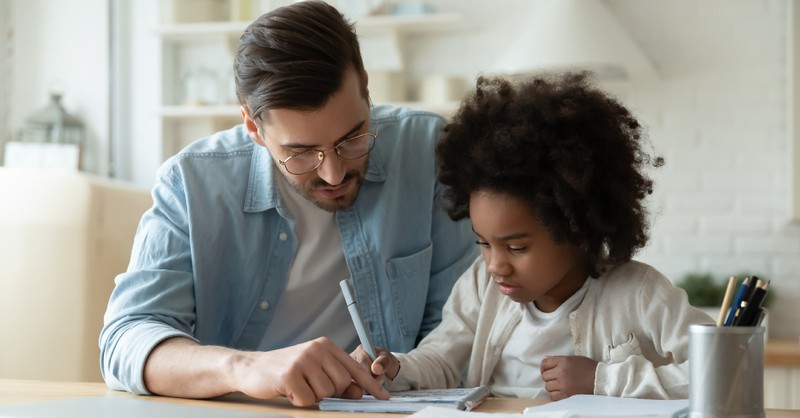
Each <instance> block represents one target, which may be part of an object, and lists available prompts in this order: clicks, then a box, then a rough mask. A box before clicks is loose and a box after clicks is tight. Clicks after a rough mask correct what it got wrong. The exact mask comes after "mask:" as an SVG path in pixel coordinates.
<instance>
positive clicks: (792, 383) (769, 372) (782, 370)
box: [764, 366, 800, 409]
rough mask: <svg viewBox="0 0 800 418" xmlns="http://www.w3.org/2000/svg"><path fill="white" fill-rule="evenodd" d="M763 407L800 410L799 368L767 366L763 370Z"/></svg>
mask: <svg viewBox="0 0 800 418" xmlns="http://www.w3.org/2000/svg"><path fill="white" fill-rule="evenodd" d="M764 406H765V407H766V408H776V409H800V367H776V366H767V367H766V368H765V369H764Z"/></svg>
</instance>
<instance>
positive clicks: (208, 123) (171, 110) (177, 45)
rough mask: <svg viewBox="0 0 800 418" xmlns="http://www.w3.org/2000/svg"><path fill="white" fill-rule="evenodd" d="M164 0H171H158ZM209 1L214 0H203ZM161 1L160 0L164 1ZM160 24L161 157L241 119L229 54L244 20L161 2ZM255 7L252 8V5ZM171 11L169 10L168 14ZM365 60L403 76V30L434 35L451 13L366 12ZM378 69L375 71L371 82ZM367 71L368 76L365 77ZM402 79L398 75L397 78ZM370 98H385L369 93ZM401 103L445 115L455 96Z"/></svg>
mask: <svg viewBox="0 0 800 418" xmlns="http://www.w3.org/2000/svg"><path fill="white" fill-rule="evenodd" d="M161 1H163V2H169V1H174V0H161ZM205 1H214V0H205ZM165 4H166V3H165ZM161 10H162V19H161V22H162V25H161V26H160V27H159V28H157V30H156V31H155V32H156V35H157V36H158V37H159V39H160V41H161V42H160V44H161V48H162V51H161V59H162V64H161V66H162V68H161V92H162V94H161V101H160V103H161V105H160V107H159V108H158V109H155V111H154V112H155V113H156V116H157V117H158V118H159V119H160V121H161V127H162V129H161V131H162V132H161V134H162V141H161V144H162V147H161V148H162V149H161V155H162V160H164V159H166V158H168V157H169V156H171V155H173V154H175V153H176V152H178V151H179V150H180V149H181V148H183V147H184V146H186V145H187V144H189V143H190V142H191V141H193V140H195V139H197V138H200V137H202V136H205V135H209V134H211V133H213V132H216V131H218V130H221V129H226V128H228V127H230V126H233V125H235V124H238V123H240V122H241V116H240V109H239V104H238V102H237V100H236V97H235V92H234V83H233V71H232V66H233V58H234V55H235V52H236V46H237V44H238V39H239V36H240V35H241V33H242V32H243V31H244V29H245V28H246V27H247V25H248V24H249V23H250V22H239V21H233V22H232V21H213V22H194V23H172V22H170V21H166V22H165V19H168V18H170V16H167V15H168V14H169V13H168V12H166V11H174V8H169V7H168V6H165V7H162V8H161ZM257 12H258V11H257ZM173 17H174V16H173ZM356 25H357V31H358V34H359V39H360V40H361V43H362V54H363V55H364V61H365V66H366V67H367V70H368V71H370V73H371V74H372V68H370V66H371V65H370V63H378V67H380V63H381V62H386V61H387V60H389V61H392V60H395V61H398V62H395V63H394V64H393V65H395V68H396V69H397V70H398V72H399V74H400V77H404V76H405V74H404V66H405V63H404V61H405V60H406V59H409V58H411V57H409V56H408V55H407V53H408V51H403V48H402V45H403V43H404V42H403V39H404V37H405V36H406V35H408V34H425V36H428V34H430V35H434V34H435V33H437V32H441V31H453V30H458V29H460V28H461V27H462V21H461V18H460V16H458V15H457V14H449V13H430V14H421V15H415V16H367V17H363V18H360V19H359V20H358V21H357V23H356ZM376 43H377V45H391V46H392V48H383V47H378V48H372V49H370V48H369V45H376ZM379 73H380V71H377V70H376V72H375V85H374V86H373V84H372V83H371V86H370V89H371V90H373V87H375V89H377V88H378V86H377V80H378V78H379ZM372 78H373V77H371V80H370V81H371V82H372V81H373V80H372ZM400 81H402V79H400ZM373 100H374V101H375V102H376V103H385V102H386V101H385V100H381V99H380V98H376V97H373ZM395 104H405V105H409V106H414V107H419V108H423V109H428V110H432V111H435V112H438V113H442V114H444V115H450V114H452V112H453V111H454V110H455V109H456V106H457V101H438V102H433V103H422V102H415V101H407V100H400V101H397V102H396V103H395Z"/></svg>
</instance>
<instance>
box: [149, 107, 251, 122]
mask: <svg viewBox="0 0 800 418" xmlns="http://www.w3.org/2000/svg"><path fill="white" fill-rule="evenodd" d="M158 114H159V115H160V116H161V117H162V118H164V119H189V118H239V117H241V112H240V110H239V105H208V106H162V107H161V108H159V109H158Z"/></svg>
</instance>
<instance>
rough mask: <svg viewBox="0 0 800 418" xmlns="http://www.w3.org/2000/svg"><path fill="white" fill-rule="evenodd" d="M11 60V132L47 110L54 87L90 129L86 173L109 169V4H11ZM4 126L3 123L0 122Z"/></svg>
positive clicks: (42, 0) (95, 0)
mask: <svg viewBox="0 0 800 418" xmlns="http://www.w3.org/2000/svg"><path fill="white" fill-rule="evenodd" d="M11 13H12V18H11V26H12V29H13V38H12V39H13V41H12V48H13V62H12V68H11V74H12V77H13V78H12V80H11V101H10V102H11V109H10V116H9V118H8V126H6V129H7V131H9V132H16V131H18V130H19V129H20V128H21V127H22V126H23V125H24V120H25V118H26V117H27V116H29V115H30V114H32V113H34V112H36V111H38V110H40V109H42V108H44V107H45V106H46V105H47V103H48V101H49V93H50V90H51V88H53V87H56V86H60V87H62V90H63V94H64V96H63V101H62V103H63V105H64V107H65V108H66V110H67V111H68V112H69V113H71V114H73V115H75V116H77V117H79V118H81V119H82V121H83V123H84V125H85V127H86V130H87V136H88V138H87V143H86V146H85V148H84V168H85V170H86V171H89V172H93V173H98V174H105V173H106V172H107V170H108V164H107V161H108V132H109V117H108V115H109V100H108V84H109V69H108V68H109V60H108V56H109V54H108V49H109V48H108V39H109V26H108V0H70V1H49V0H11ZM0 122H2V121H0Z"/></svg>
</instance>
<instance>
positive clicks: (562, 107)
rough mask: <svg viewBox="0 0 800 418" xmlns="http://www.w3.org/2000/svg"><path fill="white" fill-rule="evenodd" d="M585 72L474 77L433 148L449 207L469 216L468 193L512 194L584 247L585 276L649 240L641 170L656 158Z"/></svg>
mask: <svg viewBox="0 0 800 418" xmlns="http://www.w3.org/2000/svg"><path fill="white" fill-rule="evenodd" d="M588 78H589V75H588V73H578V74H575V73H567V74H563V75H560V76H544V77H537V78H535V79H530V80H528V81H524V82H520V83H513V82H511V81H508V80H504V79H500V78H485V77H480V78H478V81H477V86H476V89H475V91H474V92H472V93H471V94H470V95H469V96H468V97H467V98H466V99H465V101H464V102H463V103H462V105H461V107H460V108H459V110H458V112H456V114H455V116H454V118H453V120H452V122H451V123H450V124H448V125H447V127H446V128H445V137H444V138H443V139H442V141H441V142H440V143H439V145H438V146H437V149H436V154H437V158H438V161H439V166H440V172H439V181H440V182H441V183H442V184H444V185H445V186H446V190H445V194H444V197H445V199H446V200H447V203H448V205H447V211H448V214H449V215H450V217H451V218H452V219H454V220H459V219H463V218H467V217H469V199H470V196H471V195H472V194H473V193H475V192H478V191H491V192H494V193H504V194H509V195H512V196H515V197H517V198H520V199H522V200H523V201H525V202H527V203H528V204H530V208H531V211H532V213H533V215H534V216H536V217H537V219H538V220H539V222H541V224H542V225H544V227H545V228H547V230H548V231H549V232H550V234H551V238H552V239H553V240H554V241H555V242H560V243H564V242H566V243H569V244H572V245H575V246H577V247H579V248H581V249H583V250H584V251H585V252H586V254H587V259H588V262H589V268H590V272H591V276H592V277H599V275H600V274H601V273H602V271H603V270H604V269H605V266H606V265H609V264H617V263H621V262H625V261H628V260H630V259H631V257H632V256H633V254H634V253H635V252H636V251H637V250H638V249H639V248H641V247H643V246H644V245H645V243H646V242H647V238H648V235H647V227H648V225H647V220H646V217H647V210H646V208H645V206H644V205H643V200H644V198H645V197H646V196H647V195H649V194H651V193H652V191H653V181H652V180H651V179H650V178H648V177H647V175H646V174H645V173H643V172H642V169H643V168H644V166H646V165H652V166H654V167H658V166H661V165H662V164H663V159H662V158H660V157H659V158H651V157H650V156H649V155H648V154H647V153H646V152H644V151H643V150H642V148H641V143H640V139H641V137H642V133H641V126H640V125H639V122H637V121H636V119H635V118H634V117H633V116H632V115H631V113H630V112H629V111H628V110H627V109H626V108H625V107H624V106H622V105H621V104H620V103H619V102H618V101H617V100H615V99H614V98H612V97H610V96H608V95H607V94H605V93H603V92H601V91H599V90H597V89H595V88H593V87H591V86H590V83H589V81H588Z"/></svg>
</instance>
